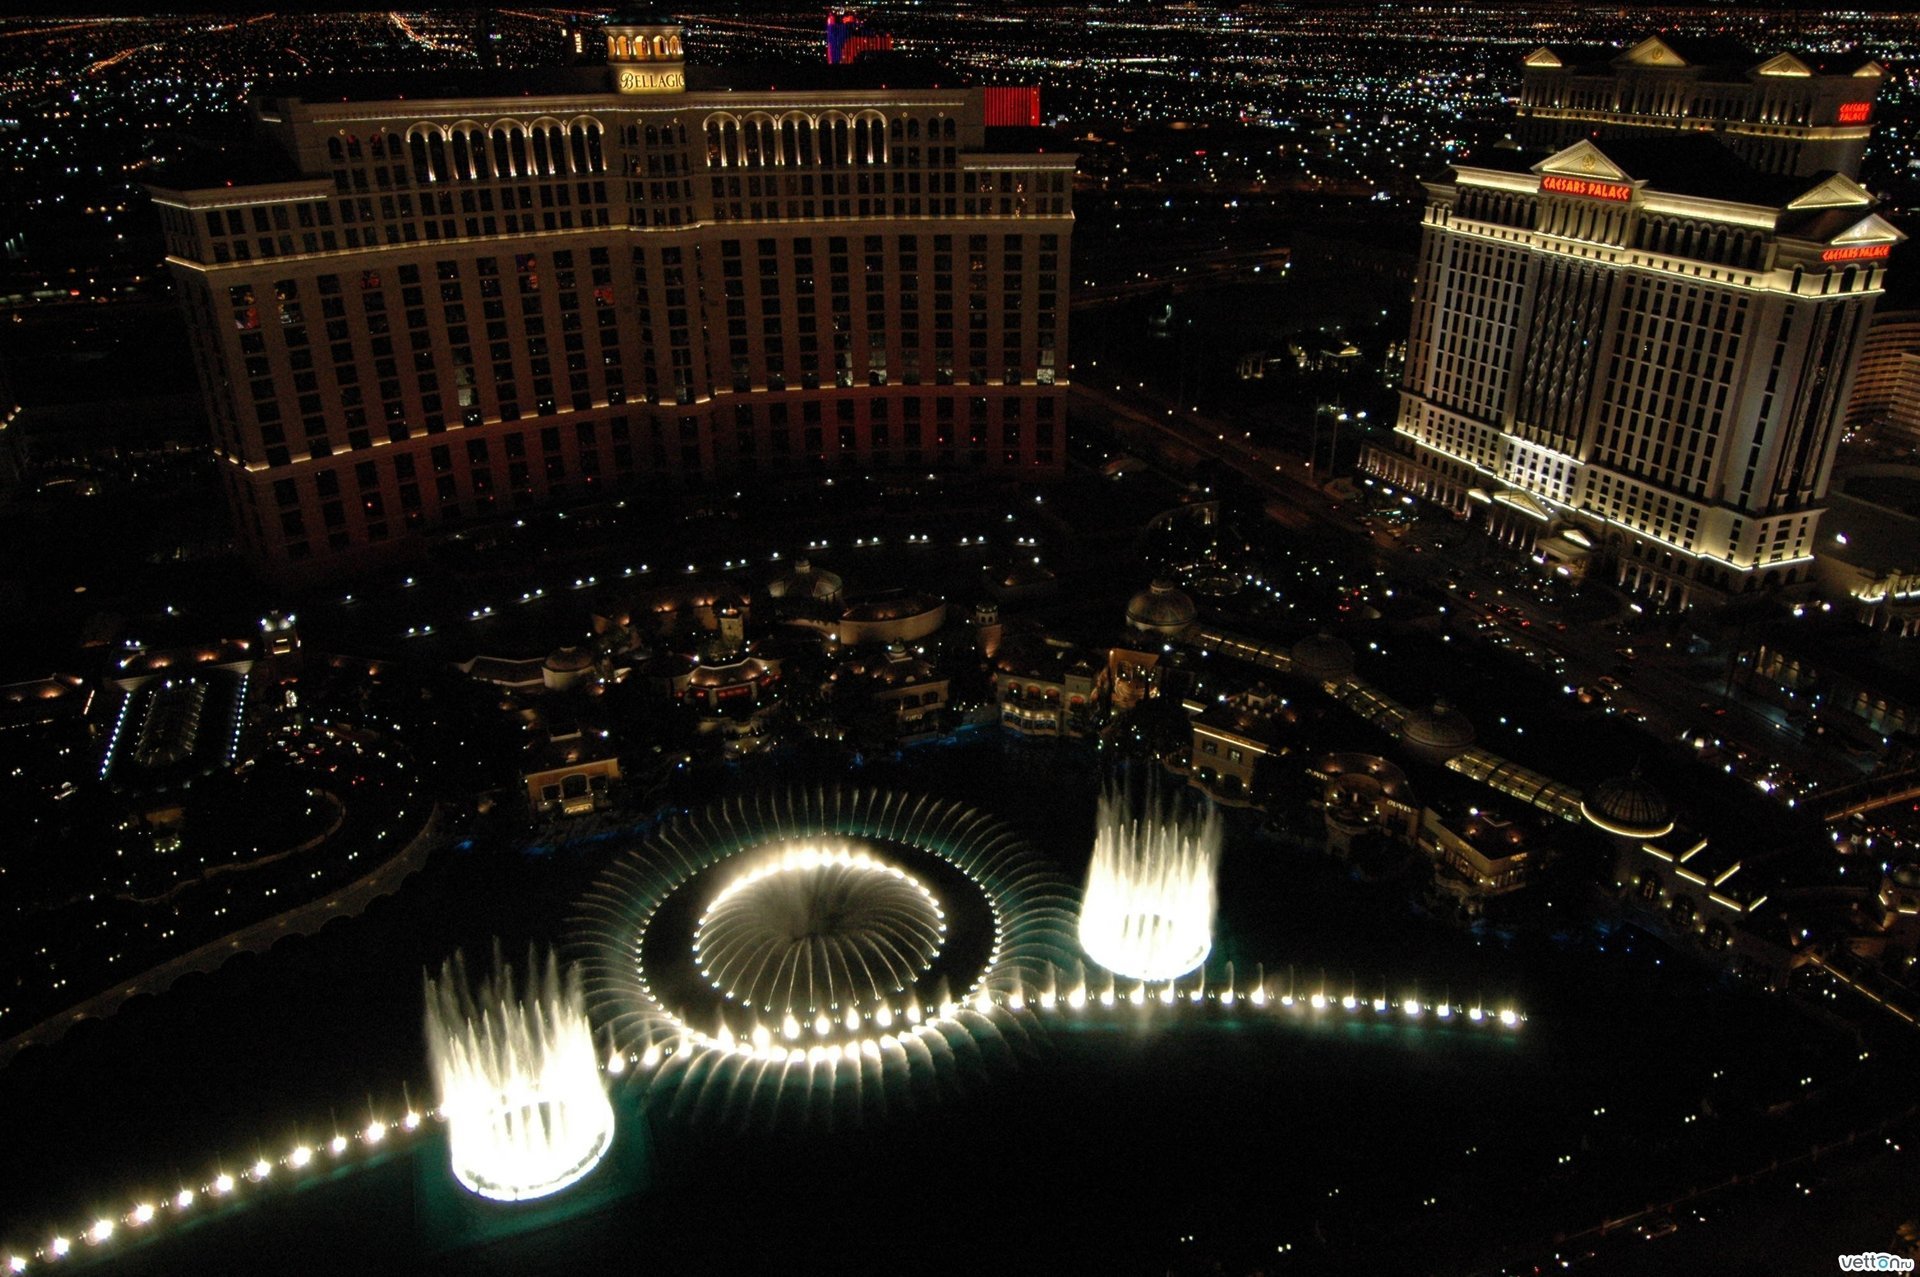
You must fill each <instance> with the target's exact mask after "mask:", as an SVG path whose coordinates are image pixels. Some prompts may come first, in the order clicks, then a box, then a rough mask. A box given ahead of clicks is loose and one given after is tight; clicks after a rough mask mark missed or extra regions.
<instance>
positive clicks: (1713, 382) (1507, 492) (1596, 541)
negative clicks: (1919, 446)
mask: <svg viewBox="0 0 1920 1277" xmlns="http://www.w3.org/2000/svg"><path fill="white" fill-rule="evenodd" d="M1426 185H1427V193H1428V200H1427V208H1426V212H1425V231H1424V236H1423V241H1422V248H1421V261H1420V268H1419V275H1418V278H1417V279H1416V281H1415V288H1414V299H1413V325H1412V334H1411V338H1410V340H1409V342H1408V347H1407V361H1406V370H1405V374H1404V377H1403V380H1402V383H1401V389H1400V409H1399V416H1398V421H1397V424H1396V426H1395V432H1396V435H1397V436H1398V440H1399V442H1400V444H1401V445H1402V448H1401V449H1399V450H1396V449H1385V448H1370V449H1369V450H1368V452H1367V454H1366V457H1365V461H1364V464H1365V466H1366V468H1367V469H1369V470H1370V471H1372V472H1373V473H1375V474H1377V475H1380V476H1382V477H1384V478H1387V479H1388V480H1390V481H1393V482H1397V483H1399V484H1400V485H1401V486H1403V487H1405V488H1407V489H1409V490H1412V491H1415V492H1419V493H1422V494H1423V495H1426V496H1427V497H1429V498H1431V499H1433V500H1436V501H1440V502H1442V503H1444V504H1447V505H1449V506H1451V507H1453V508H1454V509H1456V510H1457V511H1460V512H1462V513H1473V514H1475V516H1476V517H1480V518H1483V519H1484V520H1485V523H1486V527H1487V530H1488V531H1489V532H1490V533H1492V534H1493V535H1495V536H1497V537H1498V538H1499V539H1501V540H1504V541H1506V542H1508V543H1511V544H1515V545H1517V546H1519V547H1520V548H1521V549H1523V550H1524V551H1525V552H1527V553H1529V554H1531V555H1533V556H1534V557H1536V558H1538V559H1542V560H1543V561H1548V560H1551V561H1553V562H1556V563H1558V564H1559V566H1561V567H1566V566H1567V562H1566V561H1567V560H1568V559H1569V558H1579V559H1583V560H1587V562H1585V563H1583V564H1582V565H1581V566H1582V567H1583V568H1584V569H1585V570H1588V571H1604V572H1605V573H1606V574H1607V576H1608V579H1610V580H1612V581H1614V582H1616V583H1618V584H1620V585H1622V586H1624V587H1626V588H1628V589H1632V590H1635V591H1637V592H1640V593H1642V594H1645V595H1647V596H1649V597H1651V598H1653V599H1655V600H1656V601H1659V602H1661V603H1664V604H1668V605H1671V606H1687V605H1689V604H1691V603H1692V602H1693V601H1695V600H1696V598H1698V597H1702V596H1703V595H1728V594H1740V593H1745V592H1748V591H1753V590H1758V589H1767V588H1773V587H1776V586H1785V585H1791V584H1794V583H1796V582H1800V581H1803V580H1805V579H1807V577H1808V575H1809V568H1810V565H1811V562H1812V554H1813V546H1814V537H1815V535H1816V532H1817V529H1818V525H1819V521H1820V513H1821V502H1822V499H1823V498H1824V497H1825V495H1826V491H1827V486H1828V482H1829V478H1830V475H1831V470H1832V464H1833V455H1834V449H1835V447H1836V446H1837V445H1838V443H1839V439H1840V433H1841V428H1842V419H1843V415H1844V411H1845V407H1846V403H1847V397H1848V390H1849V387H1850V385H1851V383H1852V379H1853V369H1854V365H1855V362H1856V361H1857V359H1858V358H1859V351H1860V346H1861V342H1862V338H1863V336H1864V333H1865V329H1866V325H1867V321H1868V317H1869V315H1870V314H1871V312H1872V309H1873V305H1874V302H1875V300H1876V298H1877V297H1878V296H1879V294H1880V292H1881V290H1882V283H1883V277H1884V275H1885V267H1886V259H1887V256H1888V254H1889V252H1890V251H1891V249H1892V247H1893V245H1894V244H1895V243H1896V242H1897V241H1898V240H1900V239H1901V238H1902V236H1901V234H1900V232H1898V231H1897V230H1895V229H1894V227H1893V226H1892V225H1890V224H1889V223H1888V222H1886V221H1885V220H1883V219H1882V218H1881V217H1880V216H1878V214H1877V212H1876V209H1877V202H1876V201H1875V199H1874V197H1873V196H1872V195H1871V194H1869V193H1868V192H1867V191H1865V190H1864V189H1862V188H1861V187H1860V186H1859V185H1858V184H1857V183H1855V182H1853V181H1852V180H1851V179H1849V178H1847V177H1845V176H1843V175H1839V174H1833V175H1829V176H1827V177H1824V178H1813V177H1798V176H1792V175H1768V174H1763V173H1759V172H1756V171H1755V170H1754V169H1752V168H1751V167H1750V166H1748V165H1746V164H1743V163H1741V162H1740V161H1739V160H1738V159H1736V158H1735V157H1734V156H1732V155H1731V154H1730V153H1729V152H1728V151H1727V150H1726V149H1725V148H1723V147H1722V146H1720V145H1719V144H1718V143H1716V142H1714V141H1712V140H1711V139H1709V138H1706V137H1680V138H1665V139H1657V140H1646V139H1619V140H1614V141H1607V142H1604V143H1595V142H1591V141H1581V142H1577V143H1575V144H1573V145H1572V146H1569V147H1567V148H1565V149H1564V150H1561V151H1559V152H1557V153H1555V154H1553V155H1551V156H1549V157H1547V158H1546V159H1543V160H1537V161H1533V162H1530V157H1525V156H1522V155H1521V154H1519V153H1515V152H1510V151H1501V150H1494V151H1491V152H1488V153H1486V155H1485V157H1484V158H1476V159H1474V160H1472V161H1469V162H1465V163H1460V164H1457V165H1455V166H1454V168H1453V169H1452V170H1451V171H1450V172H1449V173H1448V174H1447V175H1446V176H1445V177H1444V178H1441V179H1439V180H1436V181H1432V182H1429V183H1427V184H1426ZM1569 574H1571V569H1569Z"/></svg>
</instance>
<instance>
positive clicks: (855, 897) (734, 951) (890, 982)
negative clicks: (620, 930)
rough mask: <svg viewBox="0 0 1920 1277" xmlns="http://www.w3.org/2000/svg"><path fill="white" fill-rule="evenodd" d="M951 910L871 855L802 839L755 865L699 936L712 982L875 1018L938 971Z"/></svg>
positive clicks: (774, 1003)
mask: <svg viewBox="0 0 1920 1277" xmlns="http://www.w3.org/2000/svg"><path fill="white" fill-rule="evenodd" d="M946 932H947V921H946V913H945V911H943V910H942V909H941V908H940V902H939V901H938V900H936V899H935V898H934V895H933V892H932V891H931V890H929V889H928V887H927V886H926V884H925V883H923V882H921V881H920V880H919V879H918V878H915V877H914V876H913V875H912V874H909V873H908V872H906V871H905V870H904V869H901V868H900V867H899V866H897V865H893V864H889V863H888V862H886V861H884V860H881V859H878V858H877V857H875V856H874V855H873V854H871V853H870V852H869V851H868V850H867V849H866V848H865V847H864V846H861V845H856V844H854V843H850V842H846V841H839V842H833V843H820V842H812V841H805V842H793V843H787V844H782V845H778V846H776V847H774V848H773V849H771V850H770V851H769V852H767V853H765V854H764V855H762V856H760V857H757V858H755V860H754V861H753V862H752V864H751V867H749V868H748V869H747V870H746V871H745V872H744V873H742V874H740V875H739V876H738V877H736V878H734V879H733V880H732V881H731V882H729V883H728V884H727V885H726V886H724V887H722V888H721V889H720V893H719V895H717V896H715V897H714V898H713V901H712V903H710V904H709V905H708V906H707V908H706V912H704V913H702V914H701V915H700V922H699V925H698V926H696V927H695V928H694V933H693V949H694V953H695V954H696V961H697V963H698V965H699V967H700V972H701V974H702V975H704V976H706V978H707V981H708V983H709V984H711V985H712V986H713V987H714V989H715V990H717V991H718V992H719V993H720V994H721V995H722V996H723V997H725V998H726V999H727V1000H728V1001H730V1002H735V1003H738V1004H740V1005H741V1006H744V1007H747V1008H749V1009H753V1008H758V1009H759V1010H760V1011H762V1012H765V1013H768V1014H774V1013H778V1014H781V1015H788V1014H792V1015H800V1014H814V1013H816V1012H817V1011H820V1010H824V1011H827V1012H829V1013H834V1012H844V1011H846V1010H849V1009H857V1010H862V1011H868V1010H872V1009H873V1008H875V1007H877V1006H879V1005H881V1004H882V1003H884V1002H885V1001H886V1000H887V999H888V998H890V997H893V996H894V995H896V994H900V993H904V992H905V991H906V990H907V989H909V988H910V987H911V986H912V985H913V983H914V982H915V981H916V980H918V979H919V978H920V977H921V976H923V975H925V974H926V973H927V972H928V971H929V970H931V969H932V967H933V964H934V959H935V958H937V957H938V956H939V955H940V948H941V945H942V943H943V941H944V940H945V938H946Z"/></svg>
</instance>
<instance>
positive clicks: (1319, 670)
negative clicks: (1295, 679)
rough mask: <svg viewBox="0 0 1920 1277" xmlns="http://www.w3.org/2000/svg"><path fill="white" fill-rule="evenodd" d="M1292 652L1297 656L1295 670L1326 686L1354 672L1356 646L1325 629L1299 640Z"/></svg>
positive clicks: (1294, 656)
mask: <svg viewBox="0 0 1920 1277" xmlns="http://www.w3.org/2000/svg"><path fill="white" fill-rule="evenodd" d="M1288 654H1289V655H1290V656H1291V657H1292V658H1293V670H1292V672H1293V673H1295V674H1298V675H1299V676H1300V677H1301V678H1304V679H1306V680H1308V681H1309V682H1313V683H1318V684H1320V685H1321V686H1322V687H1325V686H1329V685H1331V684H1335V683H1339V682H1342V681H1344V680H1345V679H1347V678H1349V677H1351V676H1352V674H1353V648H1351V647H1349V646H1348V645H1347V643H1346V641H1345V640H1344V639H1337V638H1335V637H1334V636H1333V635H1331V634H1329V633H1327V632H1326V631H1325V630H1321V631H1319V632H1318V633H1315V634H1309V635H1307V636H1306V637H1305V638H1303V639H1301V640H1299V641H1298V642H1296V643H1295V644H1294V645H1293V647H1292V648H1291V649H1289V653H1288Z"/></svg>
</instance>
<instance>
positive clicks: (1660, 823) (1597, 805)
mask: <svg viewBox="0 0 1920 1277" xmlns="http://www.w3.org/2000/svg"><path fill="white" fill-rule="evenodd" d="M1580 814H1581V815H1582V816H1584V817H1586V820H1587V823H1588V824H1590V825H1592V826H1593V827H1594V828H1596V829H1598V830H1600V831H1601V832H1602V833H1605V834H1608V835H1610V836H1612V837H1614V838H1619V839H1625V840H1626V841H1628V842H1645V841H1646V840H1648V839H1650V838H1660V837H1664V836H1665V835H1666V834H1668V833H1670V832H1672V830H1673V817H1672V815H1671V814H1670V813H1669V812H1668V810H1667V800H1666V798H1665V797H1664V796H1663V795H1662V794H1661V793H1660V791H1659V790H1658V789H1656V788H1655V787H1654V786H1653V785H1652V783H1650V782H1649V781H1648V780H1647V779H1646V778H1645V777H1644V776H1642V775H1641V774H1640V773H1639V772H1638V771H1637V770H1636V771H1634V772H1632V773H1630V774H1628V775H1626V776H1615V777H1613V778H1612V779H1611V780H1603V781H1601V782H1600V783H1599V784H1598V785H1595V786H1594V787H1593V788H1592V789H1591V790H1589V791H1588V792H1587V793H1586V795H1585V796H1584V797H1583V798H1582V799H1581V800H1580Z"/></svg>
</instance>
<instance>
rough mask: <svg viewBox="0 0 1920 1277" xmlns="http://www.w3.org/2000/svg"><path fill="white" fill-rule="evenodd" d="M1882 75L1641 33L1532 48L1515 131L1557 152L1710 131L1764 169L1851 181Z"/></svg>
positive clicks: (1867, 68)
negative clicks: (1582, 44) (1617, 42)
mask: <svg viewBox="0 0 1920 1277" xmlns="http://www.w3.org/2000/svg"><path fill="white" fill-rule="evenodd" d="M1885 81H1886V71H1885V69H1884V68H1882V67H1881V66H1880V65H1879V64H1878V63H1876V62H1874V61H1872V60H1871V59H1868V58H1862V57H1847V58H1841V59H1838V60H1835V61H1832V62H1828V61H1825V60H1822V59H1819V58H1815V57H1812V56H1810V55H1798V54H1793V53H1781V54H1778V55H1775V56H1772V57H1765V56H1762V55H1759V54H1755V53H1752V52H1749V51H1747V50H1745V49H1738V48H1732V47H1729V46H1726V45H1723V44H1718V43H1710V44H1705V45H1702V46H1700V47H1696V46H1695V44H1694V42H1692V41H1685V40H1678V39H1674V38H1673V37H1670V36H1648V37H1647V38H1646V39H1644V40H1642V41H1640V42H1639V43H1638V44H1636V45H1634V46H1633V47H1632V48H1630V49H1626V50H1624V51H1622V50H1619V49H1576V48H1569V47H1556V46H1551V45H1543V46H1542V47H1540V48H1538V49H1535V50H1534V51H1533V52H1532V53H1530V54H1528V55H1527V59H1526V63H1525V66H1524V69H1523V72H1522V77H1521V87H1520V101H1519V103H1518V106H1517V108H1516V114H1517V115H1518V117H1519V118H1518V120H1517V121H1516V125H1515V134H1516V136H1517V137H1518V138H1519V140H1520V141H1521V143H1522V144H1523V145H1531V146H1542V147H1548V148H1551V149H1555V150H1557V149H1559V148H1561V147H1564V146H1568V145H1570V144H1572V143H1573V142H1575V141H1578V140H1579V139H1581V138H1598V139H1601V140H1602V141H1603V142H1604V141H1605V140H1606V139H1610V138H1618V137H1650V136H1652V137H1657V136H1661V135H1666V136H1669V137H1671V136H1674V135H1675V134H1699V133H1703V132H1704V133H1709V134H1711V135H1712V136H1714V137H1716V138H1718V139H1719V140H1720V141H1721V142H1722V143H1724V144H1725V145H1726V146H1727V148H1728V149H1729V150H1731V151H1732V152H1733V153H1734V154H1735V155H1737V156H1739V157H1740V158H1741V159H1742V160H1744V161H1746V162H1747V163H1748V164H1750V165H1752V166H1753V167H1754V168H1756V169H1758V170H1759V171H1761V172H1763V173H1790V174H1796V175H1800V176H1811V175H1813V174H1816V173H1822V172H1828V171H1832V172H1838V173H1845V174H1847V175H1848V176H1849V177H1857V176H1859V173H1860V157H1861V156H1862V155H1863V154H1864V153H1865V152H1866V149H1867V137H1868V135H1869V134H1870V133H1871V132H1872V131H1873V126H1872V123H1871V121H1872V119H1873V105H1874V98H1875V96H1876V95H1877V94H1878V93H1879V92H1880V86H1881V85H1882V84H1883V83H1884V82H1885Z"/></svg>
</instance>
